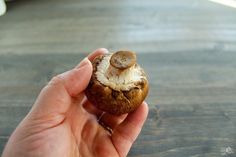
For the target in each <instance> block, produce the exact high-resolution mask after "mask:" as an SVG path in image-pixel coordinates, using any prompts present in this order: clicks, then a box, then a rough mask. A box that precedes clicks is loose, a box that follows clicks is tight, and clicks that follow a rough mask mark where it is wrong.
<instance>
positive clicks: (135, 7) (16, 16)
mask: <svg viewBox="0 0 236 157" xmlns="http://www.w3.org/2000/svg"><path fill="white" fill-rule="evenodd" d="M98 47H107V48H108V49H109V50H111V51H114V50H118V49H121V48H126V49H131V50H134V51H137V53H138V61H139V63H140V64H141V65H142V66H143V67H144V69H145V70H146V71H147V73H148V75H149V80H150V85H151V89H150V94H149V96H148V98H147V102H148V103H149V106H150V111H149V116H148V120H147V121H146V123H145V127H144V128H143V130H142V133H141V135H140V136H139V138H138V140H137V141H136V142H135V144H134V146H133V147H132V149H131V151H130V153H129V156H130V157H235V156H236V9H233V8H229V7H226V6H222V5H219V4H215V3H212V2H210V1H206V0H205V1H204V0H200V1H199V0H190V1H188V0H175V1H161V0H147V1H141V0H132V1H131V0H127V1H115V0H112V1H108V0H100V1H97V0H93V1H92V0H80V1H76V0H68V1H63V0H51V1H49V0H41V1H37V0H16V1H13V2H10V3H8V12H7V14H6V15H5V16H2V17H0V153H1V151H2V150H3V147H4V145H5V143H6V141H7V139H8V137H9V135H10V134H11V132H12V131H13V130H14V128H15V127H16V126H17V124H18V123H19V122H20V121H21V119H22V118H23V117H24V116H25V115H26V114H27V112H28V111H29V109H30V107H31V106H32V103H33V102H34V100H35V98H36V97H37V95H38V93H39V91H40V89H41V88H42V87H43V86H44V85H45V84H46V82H47V81H48V80H49V79H50V78H51V77H52V76H53V75H55V74H58V73H61V72H63V71H65V70H68V69H70V68H72V67H73V66H74V65H76V64H77V63H78V62H79V61H80V60H81V59H82V58H83V57H84V56H86V55H87V54H88V53H89V52H91V51H92V50H94V49H96V48H98Z"/></svg>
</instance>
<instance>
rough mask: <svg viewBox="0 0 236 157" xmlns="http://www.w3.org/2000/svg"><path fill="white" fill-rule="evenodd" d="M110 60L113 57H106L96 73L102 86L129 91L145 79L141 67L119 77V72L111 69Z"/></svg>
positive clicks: (129, 70)
mask: <svg viewBox="0 0 236 157" xmlns="http://www.w3.org/2000/svg"><path fill="white" fill-rule="evenodd" d="M110 58H111V55H107V56H105V57H104V58H103V60H102V61H101V62H100V64H99V65H98V67H97V72H96V73H95V74H96V76H97V79H98V81H99V82H101V83H102V84H104V85H106V86H109V87H111V88H113V89H115V90H123V91H128V90H129V89H130V88H132V87H135V82H138V81H141V79H142V78H144V76H142V72H141V69H140V67H139V66H137V67H134V66H133V67H130V68H129V69H126V70H124V71H122V72H121V73H119V75H117V73H118V71H117V70H116V69H115V68H111V67H110V68H109V66H110ZM108 69H109V70H108Z"/></svg>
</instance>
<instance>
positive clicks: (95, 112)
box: [83, 98, 103, 118]
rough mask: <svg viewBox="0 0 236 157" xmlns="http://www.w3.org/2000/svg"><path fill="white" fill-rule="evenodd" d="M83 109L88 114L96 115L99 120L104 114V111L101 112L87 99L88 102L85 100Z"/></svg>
mask: <svg viewBox="0 0 236 157" xmlns="http://www.w3.org/2000/svg"><path fill="white" fill-rule="evenodd" d="M83 108H84V109H85V110H86V111H87V112H88V113H90V114H93V115H95V116H96V117H97V118H98V117H99V116H100V115H101V114H102V113H103V111H102V110H99V109H98V108H96V107H95V106H94V105H93V104H92V103H90V102H89V101H88V99H87V98H86V100H85V102H84V104H83Z"/></svg>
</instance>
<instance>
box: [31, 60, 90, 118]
mask: <svg viewBox="0 0 236 157" xmlns="http://www.w3.org/2000/svg"><path fill="white" fill-rule="evenodd" d="M92 70H93V69H92V64H91V62H90V61H89V60H88V58H85V59H84V60H83V61H82V62H81V63H80V64H79V66H78V67H76V68H74V69H72V70H69V71H67V72H64V73H62V74H59V75H57V76H55V77H53V79H52V80H51V81H50V82H49V83H48V85H46V86H45V87H44V88H43V90H42V91H41V93H40V94H39V96H38V98H37V100H36V102H35V104H34V106H33V108H32V112H36V113H37V114H39V115H45V114H46V115H47V114H50V113H60V114H64V113H66V112H67V111H68V109H69V107H70V104H71V100H72V99H71V98H72V97H76V96H78V95H79V94H80V93H81V92H83V91H84V90H85V88H86V87H87V85H88V83H89V80H90V78H91V75H92Z"/></svg>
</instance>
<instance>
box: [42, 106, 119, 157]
mask: <svg viewBox="0 0 236 157" xmlns="http://www.w3.org/2000/svg"><path fill="white" fill-rule="evenodd" d="M80 105H81V104H77V103H76V104H71V105H70V106H71V108H70V109H69V110H68V111H67V113H66V117H65V119H64V120H63V122H62V123H59V124H56V125H55V126H56V127H52V128H50V129H48V130H45V131H44V132H45V137H48V136H52V137H53V140H51V139H50V141H48V138H46V139H45V141H44V142H43V143H44V144H45V143H46V142H49V145H56V146H55V147H59V148H61V149H54V150H57V151H56V152H52V150H51V149H50V150H48V152H47V154H48V153H51V155H50V156H52V157H54V156H68V154H70V156H73V157H74V156H75V157H78V156H81V157H92V156H97V157H105V156H112V157H116V156H118V153H117V151H116V148H115V147H114V145H113V143H112V140H111V136H110V134H109V133H108V132H107V131H106V130H104V129H103V128H102V127H101V126H100V125H99V124H98V122H97V119H96V117H95V116H94V115H93V114H91V113H89V112H87V111H86V110H84V108H82V107H81V106H80ZM98 112H99V111H98ZM81 117H83V118H81ZM62 154H64V155H62ZM47 156H49V155H47Z"/></svg>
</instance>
